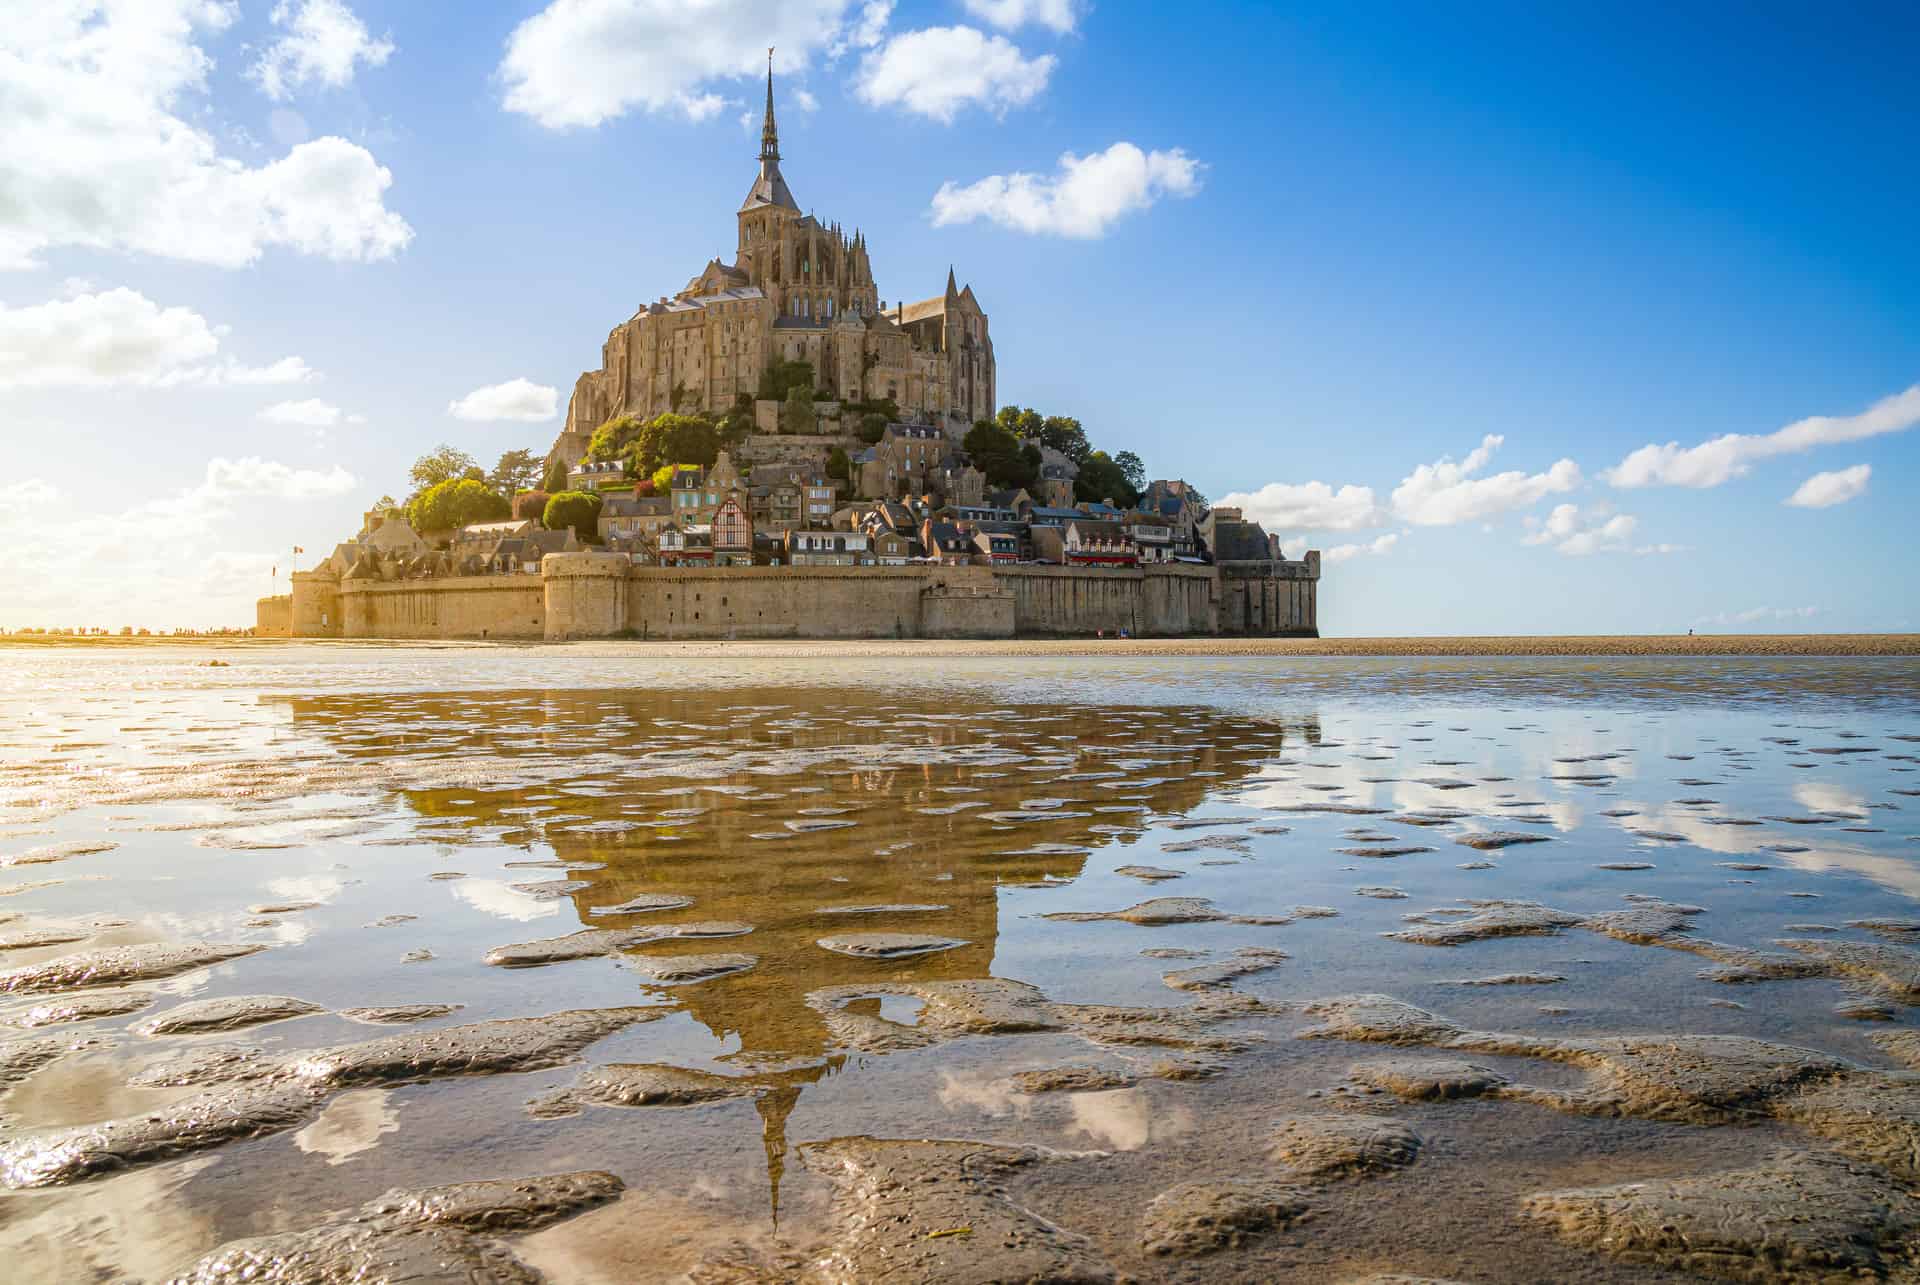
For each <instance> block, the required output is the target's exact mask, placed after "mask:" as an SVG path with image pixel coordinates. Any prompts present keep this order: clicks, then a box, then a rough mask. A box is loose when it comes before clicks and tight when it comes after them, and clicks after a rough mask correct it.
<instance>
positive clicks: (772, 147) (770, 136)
mask: <svg viewBox="0 0 1920 1285" xmlns="http://www.w3.org/2000/svg"><path fill="white" fill-rule="evenodd" d="M760 159H761V160H763V161H776V162H777V161H778V160H779V159H780V128H779V126H777V125H775V124H774V123H773V50H772V49H771V48H769V49H768V50H767V119H766V121H765V122H764V123H762V124H761V126H760Z"/></svg>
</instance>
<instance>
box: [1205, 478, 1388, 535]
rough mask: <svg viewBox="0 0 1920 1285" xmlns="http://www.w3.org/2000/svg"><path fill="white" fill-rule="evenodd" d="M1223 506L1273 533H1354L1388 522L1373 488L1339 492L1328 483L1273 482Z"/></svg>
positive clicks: (1240, 494)
mask: <svg viewBox="0 0 1920 1285" xmlns="http://www.w3.org/2000/svg"><path fill="white" fill-rule="evenodd" d="M1219 503H1221V504H1222V505H1225V506H1227V507H1229V508H1238V509H1240V510H1242V511H1243V512H1244V513H1246V515H1247V517H1248V518H1249V519H1250V520H1251V521H1254V522H1258V523H1260V525H1262V526H1264V527H1266V528H1267V529H1268V530H1270V531H1273V530H1311V531H1353V530H1357V529H1359V528H1361V527H1372V526H1381V525H1383V524H1384V523H1385V522H1386V521H1387V513H1386V511H1385V510H1384V509H1382V508H1381V507H1380V506H1379V504H1378V503H1376V502H1375V500H1374V496H1373V488H1372V487H1370V486H1343V487H1341V488H1340V489H1339V490H1338V491H1336V490H1334V489H1333V488H1332V487H1331V486H1328V485H1327V484H1326V483H1325V482H1299V483H1287V482H1269V483H1267V484H1266V485H1265V486H1263V487H1261V488H1260V489H1259V490H1257V491H1235V492H1233V493H1232V494H1230V495H1223V496H1221V497H1220V500H1219Z"/></svg>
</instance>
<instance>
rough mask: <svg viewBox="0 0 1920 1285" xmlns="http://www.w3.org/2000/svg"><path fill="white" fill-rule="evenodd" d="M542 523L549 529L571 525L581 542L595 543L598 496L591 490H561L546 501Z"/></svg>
mask: <svg viewBox="0 0 1920 1285" xmlns="http://www.w3.org/2000/svg"><path fill="white" fill-rule="evenodd" d="M542 525H544V526H545V527H546V528H547V530H549V531H560V530H564V529H565V528H567V527H572V528H573V533H574V534H575V535H577V536H579V537H580V542H581V543H582V544H593V543H596V542H597V541H598V540H599V539H600V497H599V496H598V495H596V494H595V493H594V492H592V491H562V492H560V494H558V495H556V496H554V497H553V498H552V499H550V500H548V501H547V511H546V513H545V514H543V515H542Z"/></svg>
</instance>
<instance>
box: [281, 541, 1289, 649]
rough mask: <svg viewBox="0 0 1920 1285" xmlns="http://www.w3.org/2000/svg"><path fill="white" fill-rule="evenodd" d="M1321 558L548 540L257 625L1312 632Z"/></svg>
mask: <svg viewBox="0 0 1920 1285" xmlns="http://www.w3.org/2000/svg"><path fill="white" fill-rule="evenodd" d="M1319 573H1320V565H1319V558H1318V556H1317V555H1315V554H1309V555H1308V556H1307V559H1306V560H1305V561H1302V562H1282V563H1277V564H1271V565H1270V564H1265V563H1258V564H1247V565H1244V566H1234V565H1230V566H1226V567H1213V566H1194V565H1186V564H1176V565H1170V566H1156V567H1145V568H1138V569H1130V570H1118V569H1107V568H1084V567H1052V566H1012V567H972V566H969V567H927V566H913V567H705V568H692V567H634V566H630V565H629V564H628V562H627V560H626V559H625V558H624V557H623V556H621V555H619V554H610V553H602V552H596V551H585V552H580V553H554V554H549V555H547V557H546V558H545V559H544V560H543V561H542V563H541V571H540V574H539V575H537V576H534V575H493V576H469V577H460V578H454V579H438V580H395V581H383V580H374V579H364V578H355V579H349V580H346V581H344V582H342V581H338V580H336V579H334V578H333V576H331V575H330V574H327V573H324V572H305V573H301V574H299V575H296V576H295V577H294V585H293V594H292V595H291V597H290V598H288V597H282V598H268V599H262V600H261V602H260V604H259V608H258V618H259V622H260V627H261V630H262V632H263V633H264V632H266V631H267V630H268V629H275V630H278V631H280V632H283V633H285V632H290V633H291V634H292V635H293V636H295V637H348V638H499V639H529V638H544V639H550V640H555V641H558V640H562V639H569V638H609V637H629V638H647V639H659V640H667V639H687V640H724V639H748V638H1010V637H1014V636H1016V635H1019V636H1048V635H1052V636H1073V635H1088V634H1093V633H1095V632H1104V633H1107V634H1118V633H1126V634H1130V635H1132V636H1134V637H1141V638H1155V637H1178V636H1183V635H1210V634H1297V635H1299V634H1304V635H1312V634H1315V633H1317V629H1316V621H1317V615H1316V601H1315V599H1316V593H1317V589H1318V580H1319Z"/></svg>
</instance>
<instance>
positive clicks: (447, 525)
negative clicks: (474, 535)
mask: <svg viewBox="0 0 1920 1285" xmlns="http://www.w3.org/2000/svg"><path fill="white" fill-rule="evenodd" d="M511 511H512V510H511V506H510V505H509V504H508V503H507V500H506V497H504V496H501V495H496V494H494V493H493V492H492V491H489V490H488V489H487V484H486V483H485V482H482V481H479V480H478V479H476V478H471V477H457V478H448V479H446V480H445V481H443V482H438V483H435V484H434V485H433V486H430V487H428V488H427V489H426V490H424V491H422V492H421V493H420V494H419V495H416V496H415V497H414V498H413V499H411V500H409V501H408V502H407V521H408V522H410V523H412V525H413V529H414V530H416V531H451V530H454V529H456V528H459V527H463V526H466V525H468V524H469V523H473V522H498V521H499V520H500V519H502V518H504V517H506V516H507V515H508V514H509V513H510V512H511Z"/></svg>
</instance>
